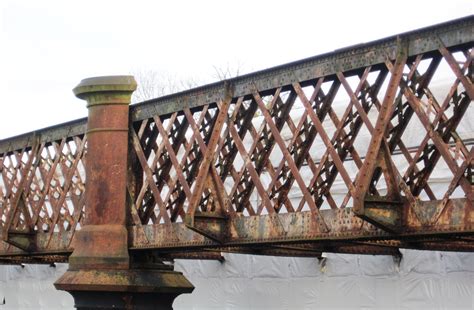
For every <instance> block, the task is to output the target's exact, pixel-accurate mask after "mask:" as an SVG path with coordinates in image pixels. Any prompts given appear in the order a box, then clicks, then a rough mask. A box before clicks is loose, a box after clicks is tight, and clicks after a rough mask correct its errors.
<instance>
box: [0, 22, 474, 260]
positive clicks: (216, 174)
mask: <svg viewBox="0 0 474 310" xmlns="http://www.w3.org/2000/svg"><path fill="white" fill-rule="evenodd" d="M473 42H474V19H473V17H472V16H469V17H466V18H464V19H460V20H456V21H452V22H448V23H445V24H441V25H436V26H432V27H429V28H426V29H420V30H417V31H413V32H410V33H406V34H401V35H398V36H394V37H390V38H386V39H383V40H379V41H375V42H372V43H368V44H362V45H359V46H356V47H349V48H347V49H342V50H338V51H334V52H332V53H328V54H324V55H320V56H316V57H313V58H309V59H304V60H301V61H298V62H294V63H290V64H287V65H283V66H279V67H275V68H271V69H268V70H264V71H261V72H256V73H252V74H249V75H245V76H242V77H237V78H234V79H230V80H227V81H223V82H219V83H215V84H211V85H207V86H203V87H199V88H196V89H192V90H189V91H185V92H182V93H178V94H174V95H170V96H165V97H162V98H157V99H154V100H150V101H146V102H143V103H140V104H137V105H134V106H132V107H131V108H130V120H131V122H130V126H129V132H128V137H129V146H128V150H129V155H128V166H127V167H128V168H127V169H128V170H127V182H126V184H127V185H126V203H127V208H128V209H127V211H126V214H127V216H126V225H127V227H128V240H129V244H128V246H129V250H130V251H132V252H133V251H143V250H150V251H154V252H158V253H159V255H161V256H162V257H174V256H173V255H176V256H179V257H185V256H186V255H188V256H189V257H192V258H195V257H199V255H202V257H210V256H213V255H211V254H214V253H216V252H214V251H217V252H218V251H239V252H245V253H261V254H269V255H297V256H300V255H301V256H306V255H310V256H318V255H319V253H321V252H324V251H332V252H343V253H369V254H397V252H398V248H418V249H432V250H441V249H444V250H457V251H472V250H473V245H472V234H473V232H474V211H473V206H472V202H473V196H472V184H473V180H472V165H473V152H474V151H473V147H472V142H473V139H474V136H473V133H472V131H470V128H471V127H470V124H471V121H470V120H471V119H472V117H473V114H472V113H473V112H472V104H471V103H472V100H473V98H474V94H473V92H474V90H473V86H472V82H473V61H472V57H473V52H472V49H473ZM85 131H86V120H78V121H75V122H72V123H69V124H65V125H61V126H58V127H55V128H48V129H45V130H40V131H37V132H36V133H31V134H26V135H23V136H20V137H16V138H11V139H6V140H3V141H1V142H0V170H1V174H2V181H1V182H2V183H1V184H0V185H1V187H0V189H1V191H2V192H1V195H0V203H1V210H0V212H1V215H2V217H1V222H0V224H1V226H2V238H3V240H4V241H5V242H3V243H2V246H1V248H0V255H1V256H2V257H3V259H4V260H5V261H21V260H22V259H23V260H25V261H26V260H31V259H32V257H34V259H35V260H37V261H42V260H44V261H45V262H47V261H49V260H48V256H49V255H55V256H54V257H57V255H63V257H67V256H68V255H69V254H70V253H71V252H72V250H73V248H72V244H71V241H72V238H73V236H74V235H75V234H76V230H78V229H80V228H81V227H83V226H84V214H85V209H84V208H85V203H84V202H85V183H86V181H85V177H86V176H85V173H84V171H85V170H86V168H87V164H88V162H89V161H88V160H87V156H86V153H87V150H88V147H89V146H88V143H89V142H88V141H87V135H85ZM441 174H443V175H444V176H447V178H446V180H445V181H443V182H445V183H443V185H440V182H439V178H440V175H441Z"/></svg>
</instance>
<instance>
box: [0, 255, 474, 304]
mask: <svg viewBox="0 0 474 310" xmlns="http://www.w3.org/2000/svg"><path fill="white" fill-rule="evenodd" d="M402 252H403V258H402V260H401V261H400V262H397V261H395V260H394V259H393V258H392V257H391V256H371V255H343V254H327V257H326V258H325V259H324V260H322V261H319V260H318V259H316V258H284V257H267V256H252V255H239V254H224V256H225V259H226V260H225V262H223V263H220V262H218V261H198V260H195V261H184V260H177V261H176V263H175V266H176V269H177V270H181V271H183V272H184V274H185V275H186V277H187V278H188V279H189V280H190V281H191V282H192V283H193V284H194V286H195V287H196V289H195V290H194V292H193V293H192V294H186V295H181V296H179V297H178V298H177V299H176V300H175V303H174V308H175V309H474V253H449V252H427V251H410V250H402ZM66 269H67V265H65V264H58V265H57V266H56V267H50V266H45V265H25V266H24V267H21V266H1V267H0V303H2V301H3V300H4V301H5V304H4V305H0V309H73V299H72V297H71V296H70V295H69V294H68V293H66V292H60V291H56V290H55V289H54V287H53V282H54V281H55V280H56V279H57V278H59V276H61V275H62V274H63V273H64V272H65V271H66Z"/></svg>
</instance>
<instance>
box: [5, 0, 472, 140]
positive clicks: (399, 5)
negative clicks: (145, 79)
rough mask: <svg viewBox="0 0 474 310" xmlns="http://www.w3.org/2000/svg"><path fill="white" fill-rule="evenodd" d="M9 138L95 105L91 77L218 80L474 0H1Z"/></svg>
mask: <svg viewBox="0 0 474 310" xmlns="http://www.w3.org/2000/svg"><path fill="white" fill-rule="evenodd" d="M0 9H1V15H0V22H1V23H0V27H1V28H0V46H1V48H0V59H1V60H0V61H1V63H0V64H1V74H0V79H1V80H0V87H1V88H0V91H1V98H2V99H1V100H2V101H1V116H2V117H1V120H0V138H5V137H9V136H12V135H17V134H20V133H23V132H27V131H32V130H34V129H39V128H42V127H46V126H51V125H54V124H57V123H62V122H65V121H68V120H72V119H76V118H79V117H83V116H85V115H86V108H85V104H84V102H83V101H81V100H79V99H76V98H75V97H74V95H73V94H72V92H71V89H72V88H73V87H74V86H76V85H77V84H78V82H79V81H80V80H81V79H83V78H86V77H91V76H98V75H111V74H128V73H130V72H133V71H137V70H154V71H158V72H163V73H164V74H166V75H172V76H175V77H177V78H178V79H179V78H186V77H193V78H198V79H200V80H201V81H210V80H211V79H212V77H213V76H214V67H227V66H231V67H235V66H239V67H241V68H242V69H243V70H244V71H245V72H250V71H255V70H259V69H264V68H267V67H271V66H275V65H279V64H283V63H286V62H290V61H294V60H298V59H301V58H306V57H310V56H314V55H317V54H320V53H323V52H328V51H332V50H334V49H338V48H341V47H344V46H348V45H353V44H357V43H362V42H368V41H371V40H375V39H379V38H382V37H386V36H390V35H393V34H397V33H400V32H405V31H409V30H413V29H416V28H420V27H424V26H429V25H432V24H436V23H440V22H444V21H448V20H451V19H455V18H459V17H463V16H466V15H470V14H473V13H474V1H472V0H449V1H427V0H426V1H415V0H410V1H405V0H399V1H385V2H383V1H375V0H374V1H361V0H358V1H337V0H331V1H298V0H291V1H288V0H287V1H279V0H278V1H276V0H273V1H257V0H250V1H247V0H240V1H203V0H201V1H181V0H180V1H177V0H174V1H141V0H135V1H118V0H114V1H112V0H107V1H101V0H92V1H89V0H82V1H64V0H62V1H53V0H43V1H38V0H31V1H21V0H1V2H0Z"/></svg>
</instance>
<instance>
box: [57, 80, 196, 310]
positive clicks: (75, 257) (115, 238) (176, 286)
mask: <svg viewBox="0 0 474 310" xmlns="http://www.w3.org/2000/svg"><path fill="white" fill-rule="evenodd" d="M136 87H137V84H136V82H135V79H134V78H133V77H132V76H105V77H95V78H89V79H84V80H82V81H81V83H80V84H79V85H78V86H77V87H76V88H74V94H75V95H76V96H77V97H79V98H81V99H84V100H86V101H87V108H88V110H89V118H88V123H87V133H86V134H87V155H86V156H87V157H86V160H87V164H86V192H85V195H86V197H85V199H86V206H85V220H84V223H85V225H84V227H83V228H82V229H81V230H79V231H77V232H76V234H75V239H74V252H73V253H72V255H71V256H70V258H69V269H68V271H67V272H66V273H65V274H64V275H63V276H62V277H61V278H59V279H58V281H56V283H55V286H56V288H57V289H59V290H65V291H68V292H69V293H71V294H72V295H73V297H74V301H75V305H76V307H77V308H78V309H97V308H100V309H109V308H114V309H172V306H171V305H172V303H173V300H174V298H175V297H176V296H178V295H179V294H182V293H190V292H191V291H192V290H193V289H194V287H193V286H192V284H191V283H189V281H188V280H187V279H186V278H185V277H184V276H183V275H182V274H181V273H179V272H175V271H173V270H170V268H167V266H165V265H160V264H150V263H147V261H146V259H145V261H144V260H143V257H146V255H143V254H142V255H140V257H139V258H138V259H134V261H137V260H138V261H139V262H141V263H142V264H136V263H133V264H131V259H130V257H129V252H128V233H127V227H126V188H127V152H128V127H129V125H128V121H129V113H128V112H129V104H130V99H131V95H132V93H133V91H134V90H135V89H136Z"/></svg>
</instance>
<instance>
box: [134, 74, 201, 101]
mask: <svg viewBox="0 0 474 310" xmlns="http://www.w3.org/2000/svg"><path fill="white" fill-rule="evenodd" d="M131 74H132V75H133V76H134V77H135V80H136V81H137V84H138V87H137V90H136V91H135V92H134V93H133V97H132V102H133V103H137V102H142V101H145V100H150V99H154V98H158V97H162V96H165V95H168V94H173V93H176V92H179V91H183V90H186V89H190V88H193V87H196V86H198V85H199V84H200V81H199V80H198V79H196V78H192V77H188V78H184V79H182V78H177V77H176V76H172V75H170V74H168V73H160V72H158V71H155V70H151V69H141V70H133V71H132V72H131Z"/></svg>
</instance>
